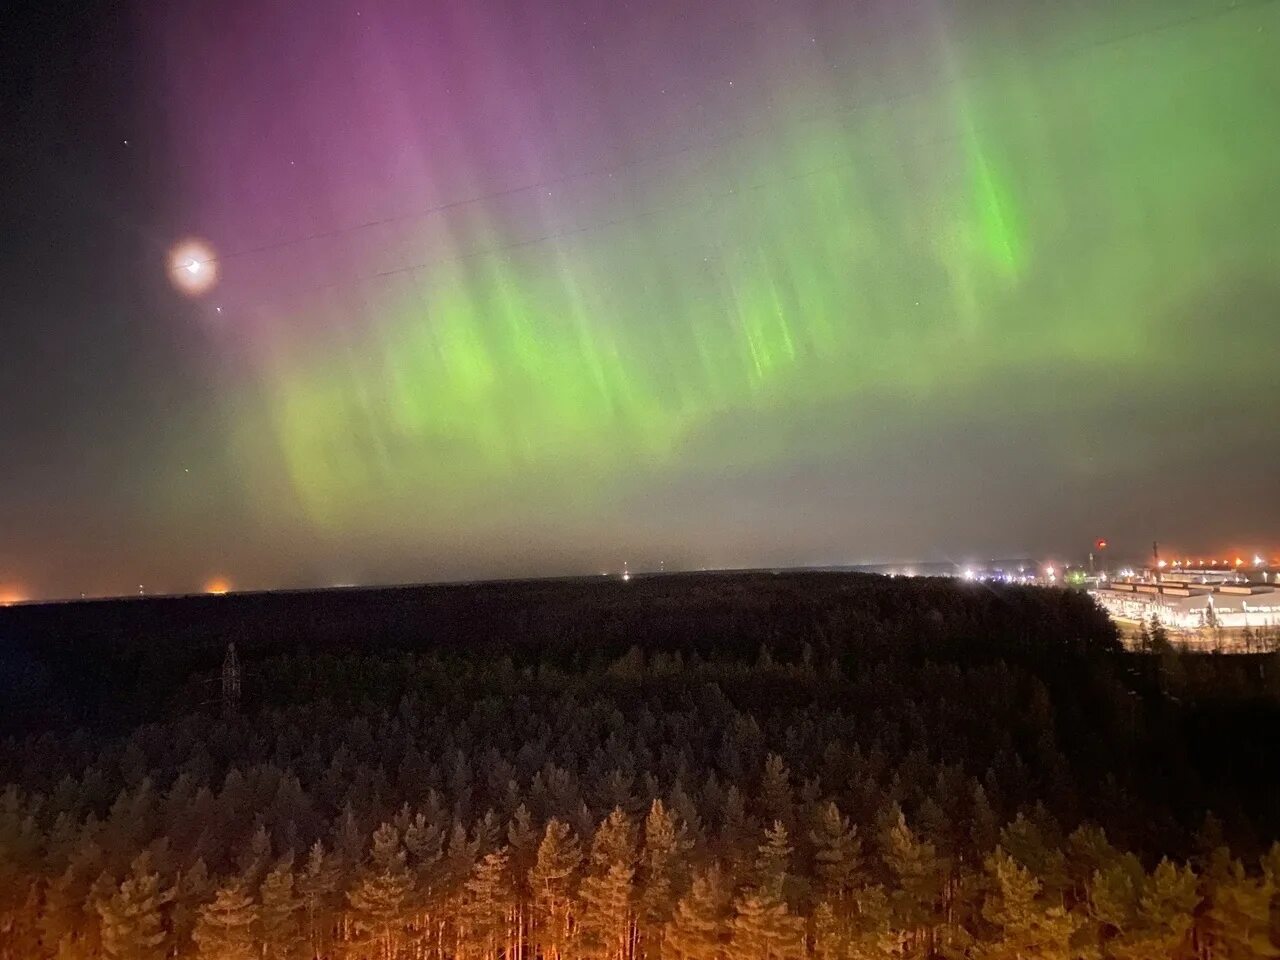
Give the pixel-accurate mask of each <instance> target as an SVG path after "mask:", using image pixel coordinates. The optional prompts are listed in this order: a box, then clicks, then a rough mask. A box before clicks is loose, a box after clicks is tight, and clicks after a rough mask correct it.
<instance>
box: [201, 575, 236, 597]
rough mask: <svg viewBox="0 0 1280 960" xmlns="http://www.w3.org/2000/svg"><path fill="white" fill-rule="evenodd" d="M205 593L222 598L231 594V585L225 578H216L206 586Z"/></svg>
mask: <svg viewBox="0 0 1280 960" xmlns="http://www.w3.org/2000/svg"><path fill="white" fill-rule="evenodd" d="M204 592H205V593H210V594H213V595H214V596H218V597H220V596H222V595H223V594H224V593H230V592H231V584H230V583H228V582H227V580H226V579H225V578H223V577H214V578H213V579H212V580H210V581H209V582H208V583H206V584H205V585H204Z"/></svg>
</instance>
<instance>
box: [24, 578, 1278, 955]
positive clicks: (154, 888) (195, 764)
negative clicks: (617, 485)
mask: <svg viewBox="0 0 1280 960" xmlns="http://www.w3.org/2000/svg"><path fill="white" fill-rule="evenodd" d="M230 643H234V644H235V646H236V652H237V655H238V660H239V662H240V664H241V671H240V674H239V679H240V689H239V695H238V697H237V698H231V699H230V700H227V701H224V700H223V698H222V686H221V677H222V672H221V666H222V664H223V661H224V658H225V657H226V654H227V649H228V645H229V644H230ZM0 696H2V697H3V703H0V723H3V724H4V728H3V729H4V730H5V731H6V734H5V739H3V740H0V783H3V784H7V786H4V787H3V788H0V958H5V960H8V958H12V960H19V958H21V960H31V958H48V960H54V958H57V960H78V958H85V960H88V958H95V960H96V958H110V960H162V958H169V957H182V958H187V957H199V958H208V960H249V958H255V960H266V958H278V960H304V958H314V960H320V958H340V957H341V958H346V957H351V958H369V960H402V958H404V960H408V958H412V960H538V958H541V960H570V958H582V960H642V958H643V960H659V958H661V960H730V958H732V960H775V958H776V960H783V958H800V957H813V958H815V960H855V958H904V960H905V958H925V957H973V958H991V960H997V958H998V960H1006V958H1007V960H1032V958H1054V957H1063V958H1066V957H1080V958H1103V957H1114V958H1125V960H1139V958H1167V957H1168V958H1179V957H1187V958H1193V957H1194V958H1197V960H1213V958H1233V960H1234V958H1244V957H1275V956H1280V846H1276V845H1273V844H1274V842H1275V841H1276V840H1277V839H1280V746H1277V744H1276V743H1275V741H1276V740H1277V738H1276V737H1275V735H1274V734H1275V731H1276V729H1277V719H1280V655H1277V654H1260V655H1254V656H1239V657H1229V656H1211V655H1196V654H1184V653H1177V652H1175V651H1172V650H1169V649H1160V650H1159V651H1158V652H1126V651H1125V650H1124V649H1123V648H1122V647H1121V646H1120V644H1119V643H1118V641H1117V637H1116V634H1115V630H1114V628H1113V627H1112V625H1111V623H1110V622H1109V621H1108V620H1107V619H1106V617H1105V616H1104V615H1103V614H1102V613H1101V612H1100V611H1099V610H1098V609H1097V608H1096V607H1095V606H1094V605H1093V603H1092V602H1091V601H1090V599H1089V598H1088V597H1087V596H1085V595H1083V594H1080V593H1074V592H1068V591H1060V590H1047V589H1039V588H1027V587H993V586H990V585H981V584H969V583H962V582H955V581H944V580H930V579H914V580H907V579H901V578H898V579H891V578H883V577H873V576H864V575H845V574H782V575H771V574H767V573H759V574H741V575H706V576H669V577H654V578H637V579H634V580H632V581H631V582H630V583H621V582H619V581H617V580H612V579H609V580H606V579H603V578H602V579H600V580H596V581H558V582H557V581H543V582H530V583H511V584H484V585H474V586H456V587H432V588H413V589H409V588H406V589H401V590H382V591H350V592H328V593H317V594H296V595H261V596H244V597H217V598H190V599H185V600H148V601H142V600H135V601H122V602H116V603H88V604H71V605H65V606H62V607H48V608H36V607H25V608H18V607H15V608H10V609H7V610H0Z"/></svg>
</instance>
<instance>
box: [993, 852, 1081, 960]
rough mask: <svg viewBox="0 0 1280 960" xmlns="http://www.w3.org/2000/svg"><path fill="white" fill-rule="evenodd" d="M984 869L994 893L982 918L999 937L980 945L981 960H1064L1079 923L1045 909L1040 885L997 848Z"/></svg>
mask: <svg viewBox="0 0 1280 960" xmlns="http://www.w3.org/2000/svg"><path fill="white" fill-rule="evenodd" d="M985 866H986V871H987V873H988V875H989V876H990V878H991V880H992V888H993V889H992V891H991V892H990V893H989V894H988V895H987V898H986V901H985V902H984V903H983V906H982V915H983V917H984V918H985V919H986V920H987V921H988V922H989V923H991V924H992V925H993V926H994V927H995V928H996V931H997V933H996V937H995V938H994V939H992V940H989V941H985V942H983V943H981V945H980V947H979V954H980V956H981V957H982V958H983V960H1027V958H1033V957H1034V958H1035V960H1068V958H1070V957H1071V956H1072V952H1071V935H1072V934H1073V933H1074V932H1075V930H1076V928H1077V927H1078V926H1079V925H1080V919H1079V918H1078V917H1077V916H1075V915H1073V914H1070V913H1068V912H1067V911H1066V910H1065V909H1064V908H1063V907H1062V906H1060V905H1057V904H1053V905H1050V904H1049V903H1047V902H1046V901H1045V900H1044V899H1043V897H1042V896H1041V891H1042V884H1041V883H1040V881H1039V880H1037V879H1036V878H1035V876H1033V875H1032V873H1031V871H1030V870H1028V869H1027V868H1026V867H1024V866H1022V865H1021V864H1019V863H1018V862H1017V861H1016V860H1014V859H1013V858H1012V857H1011V856H1009V855H1008V854H1007V853H1005V852H1004V851H1003V850H1001V849H1000V848H996V851H995V853H993V854H991V855H990V856H989V857H987V861H986V864H985Z"/></svg>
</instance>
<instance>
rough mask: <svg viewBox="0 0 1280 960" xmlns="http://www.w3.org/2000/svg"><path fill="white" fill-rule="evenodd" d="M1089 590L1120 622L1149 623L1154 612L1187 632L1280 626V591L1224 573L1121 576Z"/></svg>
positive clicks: (1162, 621)
mask: <svg viewBox="0 0 1280 960" xmlns="http://www.w3.org/2000/svg"><path fill="white" fill-rule="evenodd" d="M1089 593H1090V594H1091V595H1092V596H1093V598H1094V599H1095V600H1097V601H1098V603H1099V604H1100V605H1101V606H1102V607H1103V609H1105V610H1106V611H1107V613H1109V614H1110V615H1111V616H1112V617H1114V618H1115V619H1118V620H1133V621H1149V620H1150V619H1151V618H1152V617H1153V616H1155V617H1158V618H1159V620H1160V622H1161V623H1163V624H1165V625H1166V626H1168V627H1173V628H1176V629H1183V630H1195V629H1197V628H1200V627H1206V626H1217V627H1228V628H1244V627H1252V628H1253V629H1255V630H1257V629H1259V628H1265V627H1277V626H1280V590H1277V589H1276V588H1275V587H1273V586H1270V585H1267V584H1259V583H1249V582H1247V581H1245V580H1244V578H1242V577H1237V576H1235V575H1233V574H1230V573H1226V572H1224V571H1201V570H1185V571H1181V572H1177V573H1161V574H1160V575H1159V576H1158V578H1157V577H1156V576H1152V575H1148V576H1146V577H1133V578H1122V579H1119V580H1110V581H1106V582H1105V583H1103V584H1099V586H1097V587H1095V588H1094V589H1092V590H1090V591H1089Z"/></svg>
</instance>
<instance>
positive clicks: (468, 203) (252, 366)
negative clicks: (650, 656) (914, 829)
mask: <svg viewBox="0 0 1280 960" xmlns="http://www.w3.org/2000/svg"><path fill="white" fill-rule="evenodd" d="M30 6H31V7H32V8H33V9H32V11H30V12H25V13H24V12H21V11H19V12H17V13H16V14H14V13H10V14H6V16H7V17H8V18H9V20H8V23H7V24H5V26H4V29H3V30H0V34H2V35H3V37H4V39H3V40H2V41H0V43H3V44H4V48H3V50H2V51H0V70H2V71H3V75H2V80H3V89H4V91H5V93H4V96H3V97H2V98H0V101H2V102H3V107H2V108H0V109H3V118H2V119H3V130H4V133H3V136H0V157H2V160H0V174H3V186H2V187H0V225H3V230H2V231H0V290H3V297H0V333H2V336H0V449H2V450H3V457H4V461H3V463H4V466H3V469H2V470H0V599H5V598H9V599H13V598H18V597H48V596H77V595H79V594H80V593H82V592H83V593H86V594H117V593H136V592H137V590H138V585H139V584H143V585H144V586H145V588H146V590H147V592H185V591H190V590H198V589H202V588H204V587H205V586H206V585H208V584H210V583H212V582H214V581H216V580H220V579H221V580H223V581H225V582H226V583H228V584H230V585H232V586H234V587H241V588H252V587H276V586H286V585H326V584H333V583H356V582H360V583H366V582H386V581H397V582H403V581H415V580H423V579H437V578H455V577H474V576H510V575H524V574H559V573H573V572H593V573H594V572H599V571H602V570H618V569H620V568H621V566H622V563H623V561H624V560H627V561H629V563H630V565H631V567H632V569H639V568H645V567H656V566H657V565H658V563H659V561H663V562H665V564H666V566H667V568H668V569H673V568H697V567H703V566H754V565H775V564H806V563H815V564H829V563H841V562H869V561H879V560H912V559H915V560H925V559H940V558H954V559H967V558H977V557H984V556H993V555H994V556H1013V555H1026V556H1033V557H1038V556H1049V555H1057V556H1063V557H1066V556H1082V555H1083V553H1084V551H1085V550H1087V549H1088V544H1089V543H1090V542H1091V541H1092V540H1093V539H1094V538H1095V537H1099V536H1106V537H1107V538H1108V539H1110V541H1111V542H1112V544H1113V548H1114V549H1116V550H1118V551H1130V552H1131V553H1132V554H1134V555H1139V554H1141V553H1143V552H1144V551H1146V550H1147V549H1149V544H1150V542H1151V540H1153V539H1159V540H1160V541H1161V542H1162V544H1168V547H1169V549H1170V550H1171V551H1175V552H1176V551H1178V550H1185V551H1190V552H1191V553H1192V554H1193V555H1194V554H1195V553H1196V552H1197V551H1199V552H1201V553H1206V552H1214V551H1224V550H1232V551H1236V550H1245V549H1247V550H1250V551H1266V552H1267V553H1268V554H1269V555H1270V554H1273V553H1275V554H1280V508H1277V506H1276V504H1277V502H1278V501H1277V493H1278V489H1277V483H1280V434H1278V431H1277V426H1276V424H1277V409H1278V408H1280V185H1278V180H1277V177H1278V172H1280V56H1277V50H1280V2H1277V0H1237V2H1234V3H1232V2H1229V0H1160V2H1148V0H1125V2H1119V3H1117V2H1115V0H1084V2H1080V3H1070V4H1061V3H1056V2H1049V0H981V2H979V0H951V2H945V0H934V2H922V0H871V2H840V3H837V2H831V0H791V2H787V3H781V2H777V0H734V2H726V0H703V2H699V3H687V2H672V0H655V2H650V3H621V2H618V0H609V2H604V0H558V2H555V3H543V2H536V0H535V2H530V0H465V2H464V0H441V2H437V3H422V2H420V0H359V2H357V0H311V2H308V3H300V2H284V0H223V2H219V3H208V2H199V3H197V2H193V0H173V2H167V3H150V4H140V5H138V6H137V7H136V8H133V9H130V8H129V7H128V6H127V5H125V4H119V3H112V4H105V3H95V2H93V0H89V2H87V3H80V4H61V3H46V4H40V5H30ZM190 243H197V244H198V245H196V246H185V245H184V244H190ZM193 251H194V252H193ZM174 257H177V258H178V259H177V261H176V264H177V269H176V270H175V261H174ZM188 257H195V258H196V259H197V260H198V261H199V262H198V265H196V266H194V267H192V270H193V273H197V274H199V278H200V280H201V281H207V280H208V281H212V285H211V286H209V288H208V289H206V290H204V291H203V292H202V293H200V294H199V295H191V293H190V292H189V291H186V292H184V291H183V290H181V289H179V288H180V287H181V286H182V284H181V283H175V278H177V279H178V280H181V279H182V274H183V272H184V270H185V266H184V264H186V263H187V260H186V258H188ZM215 275H216V276H215Z"/></svg>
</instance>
